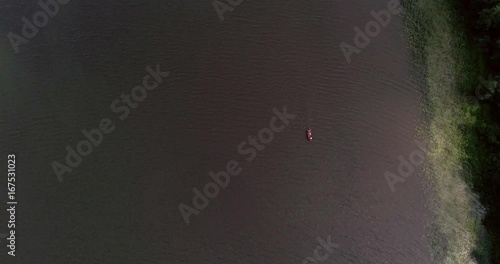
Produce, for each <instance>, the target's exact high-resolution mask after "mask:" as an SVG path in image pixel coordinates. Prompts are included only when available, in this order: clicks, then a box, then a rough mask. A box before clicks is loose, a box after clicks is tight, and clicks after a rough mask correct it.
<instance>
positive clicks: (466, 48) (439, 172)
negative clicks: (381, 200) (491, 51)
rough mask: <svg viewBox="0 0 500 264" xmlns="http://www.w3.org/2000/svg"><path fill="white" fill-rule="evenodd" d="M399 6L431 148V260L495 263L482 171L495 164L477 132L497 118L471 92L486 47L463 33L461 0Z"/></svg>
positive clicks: (419, 0)
mask: <svg viewBox="0 0 500 264" xmlns="http://www.w3.org/2000/svg"><path fill="white" fill-rule="evenodd" d="M403 5H404V7H405V10H406V14H405V25H406V29H407V36H408V37H409V39H410V42H411V45H412V48H413V49H412V50H413V59H414V60H415V61H416V65H417V69H416V70H417V74H419V75H421V80H422V81H423V85H425V87H426V91H427V96H426V99H425V100H426V101H425V103H424V105H425V107H424V111H425V114H426V117H427V118H426V119H427V120H428V124H427V125H428V126H427V131H428V137H429V144H430V146H431V147H430V151H429V153H428V161H429V170H428V171H427V173H426V174H427V176H428V178H429V180H430V182H431V184H432V186H433V189H434V192H433V193H434V195H435V197H433V199H432V200H433V204H432V205H431V206H432V210H433V211H434V213H435V217H436V219H435V222H434V224H433V226H432V228H431V229H432V230H431V233H432V235H431V236H432V237H431V239H430V240H431V244H432V245H431V246H432V252H433V260H434V262H435V263H454V264H455V263H498V261H500V259H499V258H498V256H496V255H495V254H496V251H498V250H500V249H499V248H498V246H499V245H498V244H497V243H498V242H497V241H498V240H497V239H496V237H497V236H496V233H497V232H498V229H495V227H494V226H491V225H488V224H487V223H486V224H485V220H488V219H489V220H491V219H492V215H493V214H494V212H493V211H494V210H492V209H491V206H490V205H491V204H492V203H491V202H492V201H491V195H492V194H491V192H494V189H491V188H490V189H491V190H487V188H488V187H487V186H488V184H492V179H491V177H489V176H488V173H491V172H488V170H491V167H492V166H498V165H496V164H489V165H488V163H491V161H490V158H489V155H490V153H489V151H490V150H488V148H489V146H488V144H485V142H484V141H483V140H482V139H481V134H480V133H478V131H481V129H483V130H484V129H487V130H495V128H494V127H495V126H496V125H495V122H496V121H495V120H494V119H495V118H494V115H493V114H492V113H491V109H490V107H489V106H488V105H487V104H484V103H482V102H480V101H478V100H476V98H475V97H473V95H474V89H475V88H476V87H477V86H478V84H479V81H478V80H479V78H480V77H481V76H482V77H484V78H487V76H488V73H489V72H488V71H489V70H488V68H487V67H486V64H487V63H486V61H485V60H484V59H483V58H484V54H482V52H481V51H480V50H479V48H478V46H477V45H476V43H475V42H474V41H473V38H472V37H471V36H470V35H469V34H468V32H469V31H468V29H467V21H465V20H464V19H463V14H462V13H461V12H462V11H463V10H461V9H460V8H459V7H460V2H459V0H443V1H435V0H413V1H409V0H407V1H403ZM485 124H487V125H485ZM490 134H491V133H490ZM493 135H495V133H493ZM493 139H494V140H496V139H495V136H493ZM493 220H495V219H494V217H493ZM495 248H496V250H495Z"/></svg>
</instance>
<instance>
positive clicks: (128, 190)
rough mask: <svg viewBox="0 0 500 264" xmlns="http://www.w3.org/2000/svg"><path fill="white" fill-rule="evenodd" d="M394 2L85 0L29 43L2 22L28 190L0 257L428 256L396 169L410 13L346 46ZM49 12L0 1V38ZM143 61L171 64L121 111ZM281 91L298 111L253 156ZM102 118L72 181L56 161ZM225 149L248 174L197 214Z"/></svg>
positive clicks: (407, 84) (9, 95) (414, 179)
mask: <svg viewBox="0 0 500 264" xmlns="http://www.w3.org/2000/svg"><path fill="white" fill-rule="evenodd" d="M387 2H388V1H386V0H376V1H374V0H370V1H355V2H353V1H338V0H337V1H331V0H328V1H311V0H297V1H291V2H290V1H273V2H269V1H268V2H262V1H260V2H259V1H243V2H242V3H241V4H240V5H239V6H237V7H235V8H234V10H233V11H231V12H226V13H224V21H220V19H219V16H218V15H217V13H216V11H215V9H214V7H213V5H212V2H210V1H201V2H200V1H174V0H172V1H145V0H142V1H121V2H120V4H116V3H115V4H112V3H108V2H99V3H97V2H96V3H88V2H86V1H75V0H73V1H70V2H69V3H68V4H66V5H64V6H61V7H60V10H59V12H58V13H57V14H56V15H55V16H54V17H53V18H50V20H49V22H48V24H47V25H46V26H45V27H44V28H41V29H40V32H39V33H38V34H37V35H36V36H35V37H34V38H32V39H30V40H29V42H28V43H26V44H23V45H21V46H20V47H19V53H17V54H15V53H14V52H13V49H12V47H11V45H10V43H9V40H8V38H7V37H4V38H2V41H1V43H0V50H1V51H0V52H1V53H0V55H1V61H0V86H1V89H2V90H1V91H2V95H1V99H0V100H1V101H0V117H1V119H0V122H1V123H0V130H1V131H2V134H3V136H2V137H1V141H0V143H1V144H0V146H1V149H2V150H3V153H4V154H5V156H6V155H7V154H9V153H15V154H16V159H17V165H16V166H17V181H16V185H17V200H18V205H17V218H16V219H17V228H16V233H17V236H16V238H17V239H16V243H17V248H16V253H17V256H16V258H15V259H14V258H12V257H10V256H8V255H7V250H6V248H5V245H4V246H2V248H4V249H3V250H2V251H1V252H0V256H2V258H4V257H5V259H6V260H7V261H13V262H12V263H51V264H55V263H302V261H303V260H304V258H306V257H312V256H313V255H314V251H315V248H316V247H317V245H318V242H317V238H318V237H320V238H323V239H325V240H326V239H327V237H328V236H331V240H332V241H334V242H335V243H336V244H338V248H335V250H334V251H333V252H330V253H329V254H328V258H327V259H326V260H325V262H324V263H429V262H430V253H429V250H428V244H429V241H428V239H427V238H426V234H427V233H428V231H427V225H428V224H429V223H430V221H431V220H432V219H431V214H430V213H429V211H428V210H427V209H426V203H427V202H426V201H427V199H428V198H427V197H428V194H427V193H426V188H425V183H424V181H423V176H422V175H421V173H420V170H419V168H417V170H416V172H415V173H414V174H412V175H411V176H409V177H408V178H406V179H405V181H404V182H402V183H398V184H396V185H395V191H394V192H392V191H391V189H390V188H389V186H388V183H387V181H386V179H385V177H384V173H385V172H386V171H390V172H397V171H398V165H399V160H398V156H400V155H401V156H403V157H405V158H406V159H408V157H409V155H410V153H411V152H412V151H415V150H417V149H418V147H417V145H416V144H415V143H414V139H416V138H418V135H417V130H418V128H419V127H420V126H422V121H421V119H422V117H421V114H420V110H419V105H420V98H421V96H422V94H423V91H422V89H421V88H420V87H419V85H418V82H417V81H416V80H415V78H414V77H412V76H413V66H412V63H411V58H410V53H409V50H408V44H407V41H406V40H405V36H404V29H403V25H402V17H400V16H393V17H392V21H391V23H390V24H389V25H388V26H387V27H385V28H383V29H382V30H381V33H380V34H379V35H377V36H376V37H374V38H373V39H372V40H371V43H370V44H369V45H368V46H367V47H366V48H364V49H362V52H361V53H359V54H353V55H352V57H351V58H352V62H351V63H350V64H348V63H347V62H346V59H345V57H344V55H343V53H342V51H341V50H340V48H339V44H340V43H341V42H347V43H350V44H351V45H353V44H354V36H355V31H354V27H356V26H358V27H360V28H364V26H365V24H366V23H367V22H369V21H372V20H373V17H372V16H371V15H370V11H372V10H375V11H379V10H382V9H386V8H387ZM39 10H40V7H39V6H38V5H37V1H27V0H26V1H13V0H12V1H4V4H2V6H1V7H0V15H1V17H2V18H4V19H3V21H4V22H3V23H2V24H1V28H0V32H1V34H2V36H7V34H8V33H9V32H14V33H16V34H21V33H20V32H21V26H22V24H23V22H22V21H21V17H22V16H27V17H31V16H32V15H33V13H35V12H37V11H39ZM148 65H149V66H151V67H152V68H155V66H156V65H160V68H161V70H162V71H169V72H170V75H169V76H168V77H166V78H164V79H163V82H162V83H161V84H160V85H159V87H158V88H156V89H154V90H151V91H147V97H146V98H145V99H144V100H143V101H142V102H139V103H138V105H137V106H136V108H135V109H132V108H131V109H130V115H129V116H127V117H126V118H125V119H123V120H121V119H120V118H119V116H120V114H117V113H114V112H113V111H112V110H111V108H110V106H111V104H112V102H113V101H114V100H115V99H117V98H120V95H121V94H122V93H123V94H130V92H131V90H132V88H134V87H135V86H138V85H141V84H142V80H143V77H144V76H145V75H146V74H147V71H146V70H145V68H146V66H148ZM285 106H286V108H287V111H288V112H289V113H291V114H294V115H296V117H295V118H294V119H291V120H290V123H289V124H288V125H286V127H285V129H284V130H283V131H281V132H279V133H275V134H274V138H273V140H272V141H271V142H270V143H269V144H267V145H265V148H264V149H263V150H262V151H259V152H257V155H256V156H255V159H253V160H252V161H251V162H248V161H246V159H247V158H248V156H249V155H241V154H240V153H239V152H238V146H239V145H240V144H241V142H243V141H248V136H256V135H257V134H258V132H259V131H260V130H261V129H263V128H266V127H269V122H270V120H271V119H272V118H273V116H275V113H274V112H273V109H274V108H276V109H278V110H280V111H282V110H283V107H285ZM103 118H109V119H110V120H112V122H113V125H114V126H115V130H114V131H113V132H111V133H110V134H105V135H104V137H103V141H102V142H101V144H100V145H99V146H97V147H94V148H93V151H92V153H91V154H90V155H88V156H86V157H83V158H82V161H81V164H79V165H78V166H77V167H75V168H73V171H72V172H71V173H66V174H64V175H63V176H62V179H63V181H62V182H60V181H59V180H58V178H57V177H56V174H55V173H54V171H53V168H52V165H51V164H52V163H53V162H54V161H57V162H60V163H61V164H63V163H65V157H66V153H67V151H66V149H65V148H66V146H67V145H69V146H71V147H72V148H76V146H77V144H78V142H79V141H81V140H83V139H85V137H84V136H83V135H82V132H81V131H82V130H83V129H86V130H91V129H94V128H98V127H99V123H100V121H101V119H103ZM278 123H279V122H278ZM305 127H310V128H312V129H313V137H314V139H313V141H312V142H309V141H307V140H306V138H305V130H304V129H305ZM422 140H423V139H422ZM5 159H7V157H5ZM231 160H236V161H238V162H239V165H240V167H241V169H242V171H241V173H240V174H239V175H237V176H233V177H231V181H230V183H229V184H228V186H227V187H226V188H224V189H221V190H220V193H219V194H218V196H217V197H215V198H213V199H209V204H208V206H207V207H206V208H204V209H203V210H200V212H199V214H198V215H192V216H191V217H190V223H189V225H187V224H186V223H185V221H184V219H183V217H182V215H181V213H180V212H179V208H178V206H179V204H180V203H185V204H187V205H189V206H193V204H192V199H193V196H194V194H193V191H192V189H193V188H194V187H196V188H198V189H202V188H203V186H204V185H205V184H206V183H208V182H210V181H212V180H211V178H210V176H209V172H210V171H214V172H218V171H220V170H225V168H226V163H227V162H228V161H231ZM6 185H7V182H6V180H2V181H1V182H0V187H1V188H2V193H3V192H4V190H6ZM4 197H5V198H4ZM2 199H5V200H6V195H3V194H2ZM3 201H4V200H2V202H3ZM0 216H2V218H1V219H7V214H6V211H5V210H2V215H0ZM7 232H8V230H7V225H6V224H1V225H0V233H7ZM4 243H5V240H4V241H2V244H4ZM0 245H1V244H0ZM324 253H325V251H321V254H324ZM2 263H4V262H2ZM5 263H9V262H5Z"/></svg>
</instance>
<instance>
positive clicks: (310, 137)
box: [306, 128, 312, 141]
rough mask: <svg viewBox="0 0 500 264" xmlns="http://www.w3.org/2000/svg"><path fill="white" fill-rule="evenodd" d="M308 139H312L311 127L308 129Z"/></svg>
mask: <svg viewBox="0 0 500 264" xmlns="http://www.w3.org/2000/svg"><path fill="white" fill-rule="evenodd" d="M306 135H307V140H309V141H312V130H311V129H310V128H307V129H306Z"/></svg>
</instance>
